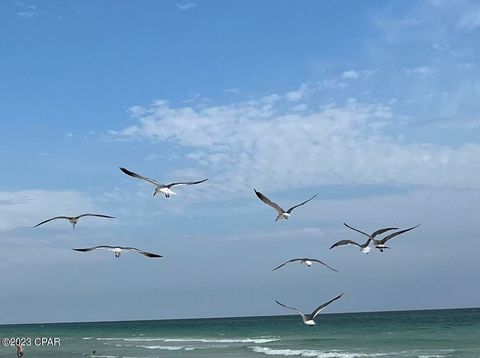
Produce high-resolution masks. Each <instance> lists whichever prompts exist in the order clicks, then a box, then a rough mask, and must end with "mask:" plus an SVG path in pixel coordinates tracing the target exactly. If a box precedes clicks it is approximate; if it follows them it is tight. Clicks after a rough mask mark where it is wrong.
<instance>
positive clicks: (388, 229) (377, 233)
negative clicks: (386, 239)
mask: <svg viewBox="0 0 480 358" xmlns="http://www.w3.org/2000/svg"><path fill="white" fill-rule="evenodd" d="M390 230H398V227H387V228H384V229H379V230H377V231H374V232H373V234H372V239H373V238H375V236H377V235H381V234H383V233H384V232H387V231H390Z"/></svg>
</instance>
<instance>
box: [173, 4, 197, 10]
mask: <svg viewBox="0 0 480 358" xmlns="http://www.w3.org/2000/svg"><path fill="white" fill-rule="evenodd" d="M176 6H177V8H178V9H179V10H191V9H193V8H194V7H196V6H197V4H196V3H193V2H184V3H178V4H176Z"/></svg>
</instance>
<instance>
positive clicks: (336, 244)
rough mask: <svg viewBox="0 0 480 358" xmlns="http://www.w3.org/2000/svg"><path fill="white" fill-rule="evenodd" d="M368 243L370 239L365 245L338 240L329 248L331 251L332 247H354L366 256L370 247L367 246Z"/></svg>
mask: <svg viewBox="0 0 480 358" xmlns="http://www.w3.org/2000/svg"><path fill="white" fill-rule="evenodd" d="M370 241H372V239H370V238H369V239H368V240H367V242H366V243H364V244H359V243H358V242H355V241H352V240H340V241H337V242H336V243H334V244H333V245H332V246H330V250H331V249H333V248H334V247H338V246H344V245H355V246H358V247H359V248H360V251H361V252H363V253H364V254H368V253H369V252H370V247H369V246H368V245H369V244H370Z"/></svg>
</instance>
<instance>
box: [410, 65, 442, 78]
mask: <svg viewBox="0 0 480 358" xmlns="http://www.w3.org/2000/svg"><path fill="white" fill-rule="evenodd" d="M403 72H404V73H405V74H406V75H407V76H408V77H411V76H416V75H419V76H428V75H433V74H434V73H435V70H434V69H433V68H431V67H429V66H419V67H413V68H405V69H404V70H403Z"/></svg>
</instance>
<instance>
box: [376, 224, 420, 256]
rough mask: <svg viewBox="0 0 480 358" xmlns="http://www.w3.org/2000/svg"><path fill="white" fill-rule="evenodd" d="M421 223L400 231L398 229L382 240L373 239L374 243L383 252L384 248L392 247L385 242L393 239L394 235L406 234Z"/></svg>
mask: <svg viewBox="0 0 480 358" xmlns="http://www.w3.org/2000/svg"><path fill="white" fill-rule="evenodd" d="M419 226H420V224H418V225H415V226H412V227H409V228H408V229H403V230H400V231H396V232H394V233H392V234H390V235H387V236H385V237H384V238H383V239H381V240H373V244H374V245H375V248H376V249H379V250H380V252H383V250H385V249H389V248H390V247H388V246H386V245H385V244H386V243H387V241H388V240H391V239H393V238H394V237H396V236H398V235H401V234H404V233H406V232H408V231H410V230H413V229H415V228H417V227H419Z"/></svg>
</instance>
